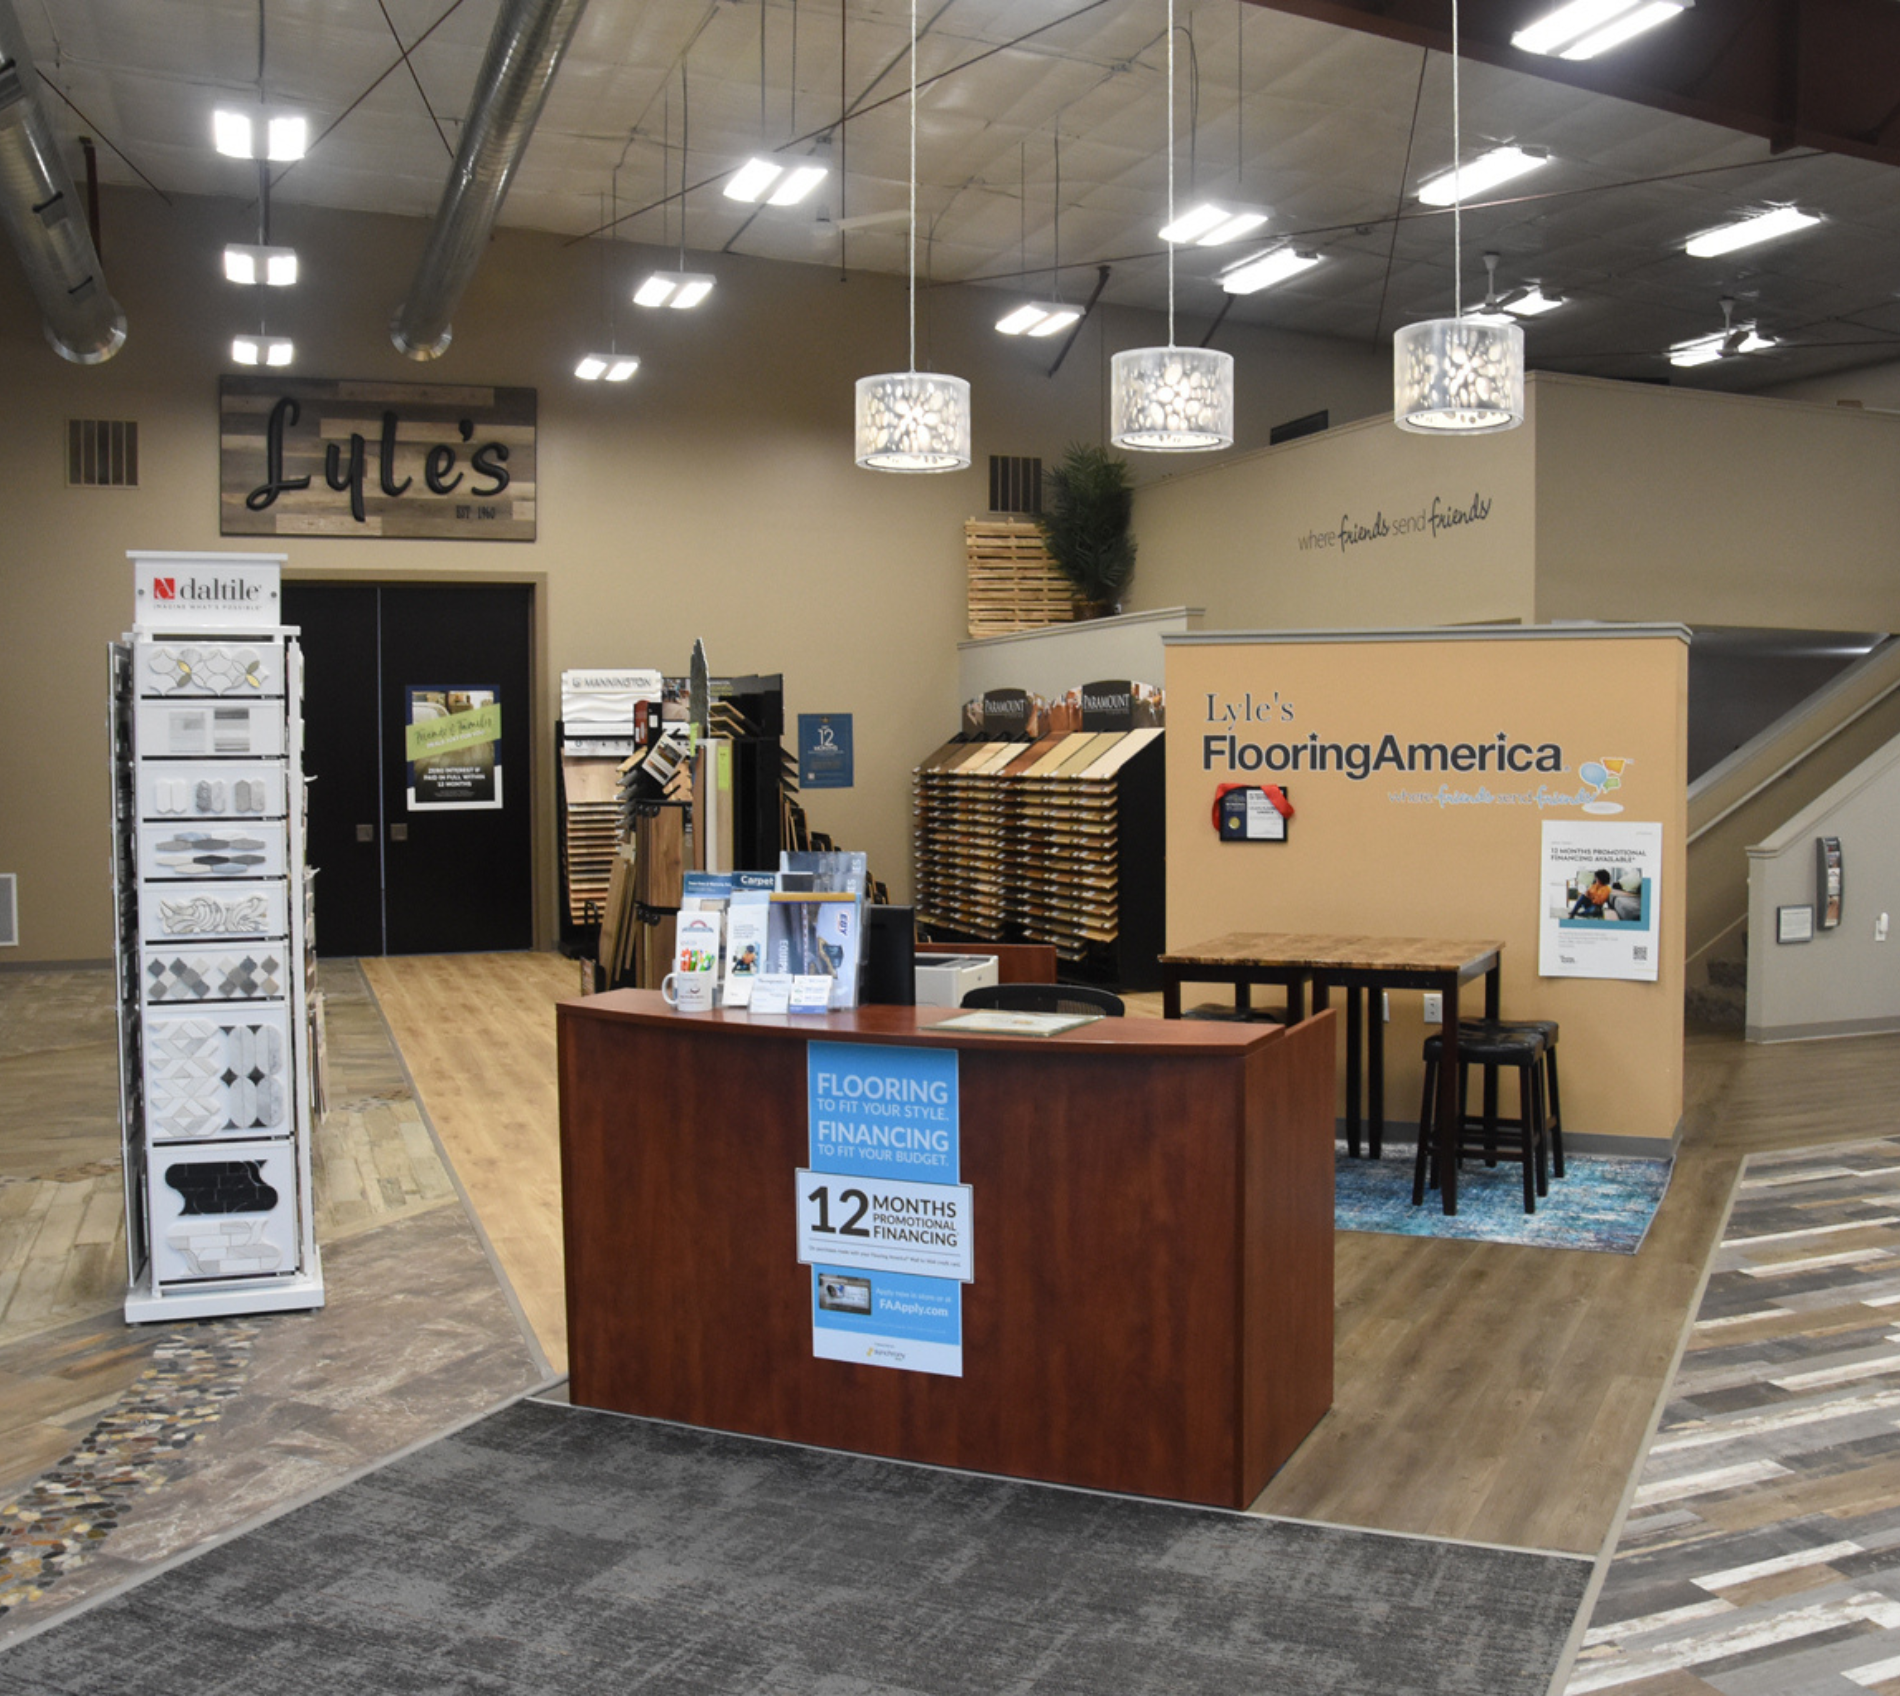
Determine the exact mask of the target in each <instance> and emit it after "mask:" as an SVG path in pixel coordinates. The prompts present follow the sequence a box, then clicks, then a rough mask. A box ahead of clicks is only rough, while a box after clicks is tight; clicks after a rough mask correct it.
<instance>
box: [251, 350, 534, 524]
mask: <svg viewBox="0 0 1900 1696" xmlns="http://www.w3.org/2000/svg"><path fill="white" fill-rule="evenodd" d="M218 434H219V441H220V455H219V459H220V488H219V513H220V517H219V526H218V528H219V532H220V534H222V535H226V536H419V537H432V538H437V539H453V540H457V541H476V542H532V541H533V540H534V523H535V391H534V390H533V389H503V388H490V387H485V386H482V385H479V384H449V383H374V382H349V381H333V380H329V379H322V378H301V377H272V376H262V377H225V378H222V379H221V380H220V382H219V385H218Z"/></svg>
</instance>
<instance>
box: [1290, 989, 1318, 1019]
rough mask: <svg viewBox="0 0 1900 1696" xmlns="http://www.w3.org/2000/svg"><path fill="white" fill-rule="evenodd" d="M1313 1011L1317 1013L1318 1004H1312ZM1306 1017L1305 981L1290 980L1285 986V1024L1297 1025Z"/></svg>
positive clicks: (1316, 1002)
mask: <svg viewBox="0 0 1900 1696" xmlns="http://www.w3.org/2000/svg"><path fill="white" fill-rule="evenodd" d="M1313 1010H1314V1011H1315V1012H1318V1011H1319V1003H1318V1001H1315V1002H1314V1003H1313ZM1305 1017H1306V979H1305V978H1303V977H1299V978H1291V979H1289V980H1288V982H1287V986H1286V1022H1287V1023H1288V1024H1289V1025H1297V1024H1298V1023H1299V1022H1300V1021H1301V1020H1302V1019H1304V1018H1305Z"/></svg>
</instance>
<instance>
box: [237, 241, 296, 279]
mask: <svg viewBox="0 0 1900 1696" xmlns="http://www.w3.org/2000/svg"><path fill="white" fill-rule="evenodd" d="M224 274H225V277H226V278H227V279H228V280H229V281H231V282H234V283H268V284H270V286H271V287H272V288H279V289H283V288H289V287H290V285H291V284H292V283H294V282H296V280H297V250H296V249H295V248H294V247H254V246H247V245H246V244H244V243H241V242H232V243H231V244H230V245H229V246H228V247H226V248H225V250H224Z"/></svg>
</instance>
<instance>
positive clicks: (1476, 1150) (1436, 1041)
mask: <svg viewBox="0 0 1900 1696" xmlns="http://www.w3.org/2000/svg"><path fill="white" fill-rule="evenodd" d="M1443 1056H1444V1038H1443V1037H1442V1036H1429V1037H1427V1038H1426V1039H1425V1094H1424V1098H1423V1100H1422V1101H1421V1102H1420V1103H1419V1111H1418V1159H1417V1160H1416V1162H1415V1163H1414V1165H1413V1168H1412V1205H1413V1206H1414V1207H1418V1206H1421V1205H1422V1204H1423V1203H1424V1200H1425V1191H1426V1188H1427V1187H1428V1186H1429V1187H1431V1188H1434V1189H1435V1188H1437V1186H1438V1177H1439V1174H1438V1172H1437V1146H1436V1145H1437V1126H1436V1125H1435V1124H1434V1123H1433V1117H1434V1113H1435V1111H1436V1104H1437V1099H1438V1068H1439V1065H1440V1064H1441V1062H1442V1060H1443ZM1543 1057H1544V1039H1543V1037H1542V1036H1541V1035H1540V1034H1539V1033H1538V1032H1536V1031H1534V1030H1505V1029H1502V1028H1495V1027H1491V1026H1487V1025H1480V1026H1479V1027H1478V1028H1477V1029H1475V1030H1473V1031H1471V1032H1470V1034H1468V1035H1467V1034H1466V1030H1465V1026H1464V1024H1463V1021H1460V1023H1459V1027H1458V1062H1459V1064H1458V1112H1459V1125H1458V1135H1457V1138H1456V1143H1455V1146H1456V1149H1457V1158H1458V1159H1459V1160H1460V1161H1461V1162H1462V1161H1463V1159H1464V1158H1465V1156H1466V1155H1480V1156H1482V1157H1483V1159H1484V1162H1485V1164H1486V1165H1487V1166H1495V1165H1496V1164H1497V1162H1498V1160H1499V1159H1500V1158H1501V1157H1502V1158H1504V1159H1509V1160H1516V1161H1519V1162H1521V1163H1522V1165H1523V1167H1524V1211H1525V1212H1526V1213H1535V1212H1536V1211H1537V1198H1538V1197H1539V1196H1540V1195H1548V1194H1549V1193H1550V1176H1549V1171H1548V1169H1547V1166H1546V1158H1547V1154H1548V1150H1549V1147H1550V1139H1549V1133H1548V1130H1547V1128H1546V1122H1545V1118H1544V1071H1543ZM1473 1066H1482V1067H1484V1068H1485V1069H1486V1071H1487V1072H1490V1071H1493V1070H1495V1069H1502V1068H1504V1067H1510V1068H1512V1069H1513V1070H1515V1071H1516V1073H1517V1082H1518V1092H1519V1094H1518V1099H1519V1103H1520V1106H1519V1110H1518V1116H1517V1117H1516V1118H1515V1119H1501V1118H1487V1117H1486V1116H1485V1115H1484V1114H1482V1113H1479V1114H1472V1113H1469V1112H1467V1111H1466V1110H1465V1097H1466V1092H1467V1088H1468V1085H1469V1083H1470V1078H1471V1068H1472V1067H1473ZM1486 1093H1487V1095H1489V1094H1490V1091H1487V1092H1486ZM1493 1099H1495V1097H1493ZM1501 1133H1503V1134H1508V1135H1509V1136H1510V1137H1511V1138H1512V1140H1513V1141H1514V1142H1515V1143H1516V1147H1515V1148H1513V1149H1509V1150H1507V1149H1505V1148H1504V1147H1503V1146H1502V1143H1503V1140H1504V1136H1503V1135H1501Z"/></svg>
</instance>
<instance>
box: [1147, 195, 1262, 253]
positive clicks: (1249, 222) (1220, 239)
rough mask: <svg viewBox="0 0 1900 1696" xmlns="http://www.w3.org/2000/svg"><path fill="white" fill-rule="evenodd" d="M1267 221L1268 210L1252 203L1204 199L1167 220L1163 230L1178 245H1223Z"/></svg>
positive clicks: (1164, 234) (1162, 227)
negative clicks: (1225, 204)
mask: <svg viewBox="0 0 1900 1696" xmlns="http://www.w3.org/2000/svg"><path fill="white" fill-rule="evenodd" d="M1266 221H1267V214H1266V213H1264V212H1259V211H1255V210H1254V209H1253V208H1252V207H1244V206H1241V207H1237V206H1221V205H1219V204H1217V203H1216V202H1214V201H1211V200H1204V201H1202V202H1201V204H1200V205H1198V206H1190V207H1189V208H1188V209H1187V211H1185V212H1183V213H1182V214H1181V215H1180V216H1179V217H1178V218H1176V219H1175V220H1174V222H1173V223H1171V224H1163V225H1162V226H1161V232H1160V233H1161V239H1162V240H1163V241H1167V242H1173V243H1174V244H1175V246H1177V247H1185V246H1186V245H1187V244H1188V243H1189V242H1193V243H1194V244H1195V245H1196V246H1197V247H1220V246H1222V245H1224V244H1225V243H1227V242H1230V241H1239V240H1240V239H1241V237H1242V236H1250V235H1252V234H1253V233H1254V231H1255V230H1257V229H1259V228H1260V226H1261V225H1262V224H1264V223H1265V222H1266Z"/></svg>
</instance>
